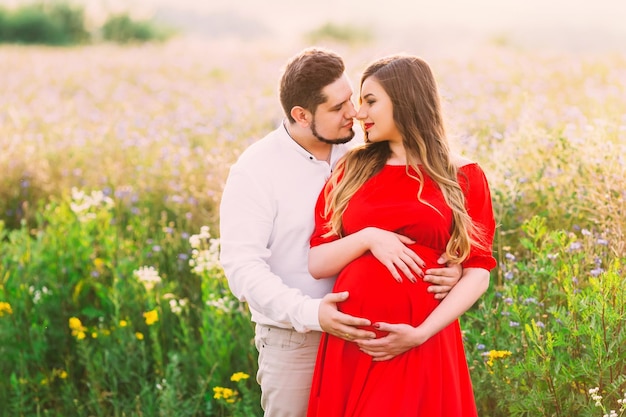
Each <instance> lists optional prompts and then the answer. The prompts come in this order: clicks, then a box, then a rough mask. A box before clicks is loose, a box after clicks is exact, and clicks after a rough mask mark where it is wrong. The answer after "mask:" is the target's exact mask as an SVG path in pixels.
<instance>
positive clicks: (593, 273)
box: [589, 268, 604, 277]
mask: <svg viewBox="0 0 626 417" xmlns="http://www.w3.org/2000/svg"><path fill="white" fill-rule="evenodd" d="M603 272H604V269H602V268H594V269H592V270H591V271H589V273H590V274H591V276H592V277H597V276H598V275H600V274H601V273H603Z"/></svg>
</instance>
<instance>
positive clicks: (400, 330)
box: [356, 268, 489, 361]
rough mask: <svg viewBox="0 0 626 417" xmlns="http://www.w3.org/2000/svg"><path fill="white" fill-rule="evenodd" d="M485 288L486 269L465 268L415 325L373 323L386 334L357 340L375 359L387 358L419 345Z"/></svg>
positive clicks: (477, 296)
mask: <svg viewBox="0 0 626 417" xmlns="http://www.w3.org/2000/svg"><path fill="white" fill-rule="evenodd" d="M488 287H489V271H488V270H486V269H483V268H466V269H464V270H463V276H462V277H461V279H460V280H459V282H458V283H457V284H456V285H455V286H454V287H453V288H452V289H451V290H450V293H449V294H448V296H447V297H446V298H445V299H444V300H443V301H442V302H441V303H440V304H439V305H438V306H437V307H436V308H435V310H433V312H432V313H430V315H429V316H428V317H427V318H426V320H424V321H423V322H422V324H420V325H419V326H417V327H413V326H410V325H408V324H391V323H374V327H375V328H377V329H378V330H380V331H385V332H389V334H388V335H387V336H385V337H382V338H380V339H371V340H357V341H356V342H357V344H358V345H359V347H360V348H361V350H362V351H363V352H365V353H367V354H368V355H371V356H372V357H373V358H374V359H373V360H375V361H384V360H389V359H391V358H393V357H395V356H397V355H399V354H401V353H404V352H406V351H407V350H409V349H411V348H414V347H416V346H419V345H421V344H423V343H424V342H426V341H427V340H428V339H430V338H431V337H432V336H433V335H435V334H437V333H438V332H439V331H441V330H442V329H444V328H445V327H446V326H448V325H449V324H450V323H452V322H453V321H454V320H456V319H457V318H459V317H460V316H461V315H462V314H463V313H465V312H466V311H467V310H469V309H470V307H472V306H473V305H474V303H475V302H476V301H477V300H478V299H479V298H480V296H481V295H483V294H484V292H485V291H487V288H488Z"/></svg>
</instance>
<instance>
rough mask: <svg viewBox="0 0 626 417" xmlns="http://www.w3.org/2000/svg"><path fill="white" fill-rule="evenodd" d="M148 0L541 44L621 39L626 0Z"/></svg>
mask: <svg viewBox="0 0 626 417" xmlns="http://www.w3.org/2000/svg"><path fill="white" fill-rule="evenodd" d="M134 1H135V2H139V0H134ZM130 2H132V0H131V1H129V0H126V1H125V3H126V4H128V3H130ZM145 2H153V3H155V4H161V5H169V6H175V7H177V8H185V9H188V10H195V11H198V12H202V13H216V12H222V13H223V12H230V13H237V14H238V15H240V16H242V17H245V18H247V19H250V20H258V21H260V22H262V23H263V24H265V25H266V26H268V27H270V28H271V29H272V30H273V32H274V33H276V34H278V35H281V36H289V35H290V34H293V33H294V32H302V31H303V30H310V29H313V28H315V27H317V26H319V25H320V24H322V23H325V22H328V21H332V22H335V23H347V22H351V23H353V24H356V25H359V26H370V27H371V28H373V29H375V30H377V32H378V33H381V34H384V35H385V36H395V37H403V36H406V35H415V33H416V32H415V28H416V27H418V28H419V30H420V32H419V33H424V34H430V35H435V36H437V37H443V38H454V37H458V38H462V37H464V36H473V35H476V36H494V35H503V34H512V35H513V36H514V37H516V38H519V39H524V40H528V41H529V42H531V43H535V44H538V45H542V44H545V43H548V44H550V43H555V44H556V45H557V46H558V45H560V44H573V45H575V46H576V45H578V46H584V47H594V46H595V45H597V46H602V45H603V44H610V45H614V44H615V45H619V44H622V45H626V23H625V22H626V1H625V0H311V1H308V2H296V1H293V0H265V1H263V0H141V3H145Z"/></svg>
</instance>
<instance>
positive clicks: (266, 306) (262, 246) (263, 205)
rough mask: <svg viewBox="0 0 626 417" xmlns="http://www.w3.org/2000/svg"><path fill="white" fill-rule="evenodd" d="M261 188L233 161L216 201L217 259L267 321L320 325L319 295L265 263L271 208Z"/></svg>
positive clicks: (306, 326)
mask: <svg viewBox="0 0 626 417" xmlns="http://www.w3.org/2000/svg"><path fill="white" fill-rule="evenodd" d="M272 204H273V202H272V198H271V195H268V191H267V188H266V187H263V184H261V183H260V182H259V181H256V178H255V177H254V176H252V175H248V173H246V172H245V171H244V170H242V169H240V168H239V167H238V166H237V164H235V165H234V166H233V167H232V168H231V171H230V174H229V176H228V180H227V181H226V185H225V187H224V192H223V194H222V200H221V203H220V263H221V264H222V267H223V268H224V272H225V274H226V278H227V279H228V284H229V287H230V290H231V292H232V293H233V295H235V296H236V297H237V298H238V299H239V300H240V301H245V302H247V303H248V304H249V305H250V307H251V308H252V309H254V310H256V311H258V312H260V313H261V314H263V315H264V316H266V317H268V318H270V319H271V320H273V321H275V322H277V323H282V324H284V325H285V326H293V327H294V328H295V329H296V330H298V331H301V332H303V331H308V330H320V327H319V321H318V310H319V304H320V300H313V299H311V298H310V297H307V296H305V295H304V294H302V292H301V291H300V290H299V289H296V288H290V287H288V286H287V285H285V284H284V282H283V280H282V279H281V278H280V277H279V276H278V275H276V274H275V273H273V272H272V271H271V269H270V267H269V264H268V259H269V257H270V254H271V252H270V249H269V248H268V246H269V241H270V237H271V235H272V231H273V226H274V209H273V205H272Z"/></svg>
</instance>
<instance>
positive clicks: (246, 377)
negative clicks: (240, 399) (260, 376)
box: [230, 372, 250, 382]
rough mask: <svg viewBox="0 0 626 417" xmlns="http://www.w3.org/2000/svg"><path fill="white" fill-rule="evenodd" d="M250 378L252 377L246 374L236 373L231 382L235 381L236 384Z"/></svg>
mask: <svg viewBox="0 0 626 417" xmlns="http://www.w3.org/2000/svg"><path fill="white" fill-rule="evenodd" d="M248 378H250V375H248V374H246V373H244V372H235V373H234V374H233V375H232V376H231V377H230V380H231V381H234V382H239V381H241V380H242V379H248Z"/></svg>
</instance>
